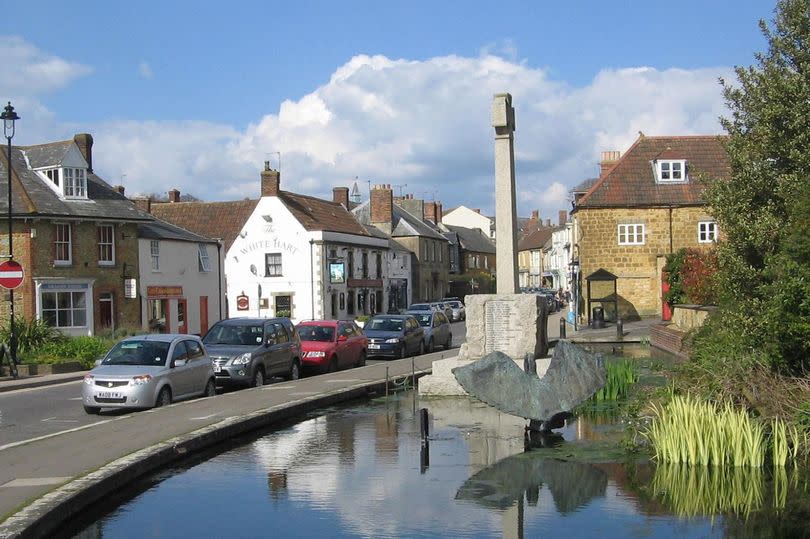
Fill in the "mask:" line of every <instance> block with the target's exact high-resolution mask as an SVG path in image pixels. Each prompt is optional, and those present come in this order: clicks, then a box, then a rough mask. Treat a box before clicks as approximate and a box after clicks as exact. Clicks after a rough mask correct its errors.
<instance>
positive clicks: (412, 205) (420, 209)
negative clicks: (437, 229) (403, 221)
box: [399, 194, 425, 221]
mask: <svg viewBox="0 0 810 539" xmlns="http://www.w3.org/2000/svg"><path fill="white" fill-rule="evenodd" d="M399 205H400V207H402V209H404V210H405V211H407V212H408V213H410V214H411V215H414V216H416V217H417V218H418V219H420V220H422V221H424V219H425V201H424V200H422V199H419V198H413V194H410V195H407V196H406V197H405V200H403V201H402V202H401V203H400V204H399Z"/></svg>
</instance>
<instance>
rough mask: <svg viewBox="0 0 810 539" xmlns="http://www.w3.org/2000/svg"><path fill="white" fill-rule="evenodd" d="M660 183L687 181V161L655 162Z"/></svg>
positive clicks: (664, 160)
mask: <svg viewBox="0 0 810 539" xmlns="http://www.w3.org/2000/svg"><path fill="white" fill-rule="evenodd" d="M655 171H656V176H657V178H656V179H657V181H658V183H683V182H685V181H687V176H686V159H660V160H658V161H656V162H655Z"/></svg>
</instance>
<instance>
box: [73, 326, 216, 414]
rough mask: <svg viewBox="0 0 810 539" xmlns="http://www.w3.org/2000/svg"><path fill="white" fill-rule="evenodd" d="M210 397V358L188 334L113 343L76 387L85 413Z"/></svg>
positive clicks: (213, 384) (212, 383)
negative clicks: (80, 395) (79, 385)
mask: <svg viewBox="0 0 810 539" xmlns="http://www.w3.org/2000/svg"><path fill="white" fill-rule="evenodd" d="M215 392H216V382H215V378H214V368H213V365H212V363H211V358H210V357H208V354H207V353H206V351H205V347H204V346H203V344H202V341H201V340H200V338H199V337H197V336H194V335H177V334H149V335H140V336H137V337H128V338H126V339H124V340H122V341H119V342H118V343H117V344H116V345H115V346H113V347H112V349H111V350H110V351H109V352H108V353H107V355H106V356H105V357H104V359H102V360H101V362H100V363H99V364H98V366H97V367H96V368H94V369H93V370H91V371H90V372H89V373H87V374H86V375H85V377H84V384H83V385H82V404H83V405H84V411H85V412H87V413H88V414H97V413H99V412H100V411H101V408H151V407H152V406H166V405H167V404H171V403H172V402H173V401H175V400H180V399H184V398H189V397H196V396H201V395H203V396H206V397H211V396H213V395H214V394H215Z"/></svg>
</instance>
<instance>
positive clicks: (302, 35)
mask: <svg viewBox="0 0 810 539" xmlns="http://www.w3.org/2000/svg"><path fill="white" fill-rule="evenodd" d="M563 4H565V5H563ZM773 7H774V2H772V1H758V2H753V1H752V2H733V1H726V0H722V1H721V0H717V1H709V2H706V1H705V0H704V1H702V2H697V1H681V2H678V3H677V6H676V5H674V4H672V3H662V2H641V1H636V2H630V1H625V2H604V1H602V2H569V3H562V2H540V1H535V2H512V3H510V4H508V8H509V9H508V10H507V9H506V7H503V6H496V3H493V2H460V1H459V2H436V3H431V2H407V3H404V2H402V3H400V2H396V3H394V2H313V1H299V2H283V3H282V2H231V3H229V4H223V3H209V2H197V3H191V2H140V3H127V4H125V3H118V2H82V3H79V4H76V3H72V4H71V3H64V2H59V3H57V2H53V3H43V2H26V3H22V2H20V3H17V4H16V5H14V11H13V13H12V15H13V20H14V31H13V32H12V33H10V34H8V33H7V34H4V35H0V54H2V55H3V56H4V57H6V58H7V59H10V63H11V65H12V66H13V67H14V68H15V71H16V72H18V73H20V74H21V76H19V77H14V78H8V77H2V80H0V97H3V98H4V100H8V99H11V100H12V101H13V102H14V104H15V107H16V108H17V110H18V112H19V114H20V115H21V116H22V118H23V120H22V121H21V122H20V124H19V126H18V137H17V138H15V142H16V143H20V144H32V143H38V142H44V141H49V140H58V139H63V138H68V137H70V136H71V135H72V134H73V133H74V132H78V131H89V132H91V133H93V135H94V137H95V140H96V146H95V152H94V161H95V163H96V167H95V168H96V169H97V170H98V172H100V173H101V174H102V175H103V176H104V177H105V178H106V179H107V180H108V181H109V182H110V183H113V184H115V183H123V184H124V185H125V186H126V187H127V192H128V193H131V194H132V193H147V192H165V191H166V190H167V189H168V188H170V187H176V188H179V189H180V190H181V191H182V192H188V193H192V194H194V195H196V196H198V197H201V198H204V199H207V200H222V199H233V198H244V197H246V196H250V197H255V196H257V194H258V173H259V170H260V168H261V164H262V161H263V160H265V159H270V160H271V161H272V162H273V165H274V166H276V165H277V157H276V154H275V152H281V153H282V166H281V168H282V187H283V188H286V189H290V190H295V191H298V192H305V193H310V194H316V195H321V196H328V195H329V193H330V191H331V188H332V186H335V185H346V184H349V183H351V182H353V179H354V177H357V178H358V179H359V184H360V186H361V188H365V185H366V182H367V181H371V182H372V183H390V184H394V185H404V184H407V187H403V188H402V190H403V191H405V192H411V193H414V194H415V196H417V197H419V196H424V197H427V198H433V197H434V196H435V197H436V198H438V199H441V200H442V202H443V203H444V206H445V207H448V206H454V205H457V204H466V205H468V206H471V207H481V208H484V209H486V210H488V209H491V208H492V206H493V205H492V193H491V190H492V189H491V181H492V178H491V176H492V158H491V154H492V147H491V146H492V141H491V139H492V136H491V131H492V130H491V128H490V127H489V125H488V124H489V106H490V100H491V96H492V93H495V92H499V91H510V92H511V93H512V94H513V95H514V97H515V106H516V109H517V124H518V130H517V133H516V150H517V152H518V161H517V166H516V168H517V182H518V192H519V193H520V195H519V198H520V200H519V208H520V211H521V213H522V214H527V213H528V212H529V211H530V210H531V209H535V208H539V209H540V210H541V214H543V215H544V216H548V217H552V216H555V215H556V209H557V208H566V207H567V202H566V200H565V198H566V191H567V189H568V188H570V187H571V186H573V185H574V184H576V183H578V182H579V181H580V180H582V179H584V178H587V177H589V176H593V175H594V174H595V172H596V162H597V161H598V157H599V151H601V150H608V149H611V150H612V149H616V150H626V149H627V147H629V145H630V144H631V143H632V142H633V140H634V139H635V138H636V136H637V133H638V131H639V130H641V131H643V132H644V133H646V134H651V135H656V134H659V135H663V134H670V135H675V134H694V133H717V132H719V131H720V128H719V125H718V124H717V121H716V119H717V116H718V115H720V114H722V113H723V103H722V97H721V95H720V89H719V86H718V85H717V83H716V80H717V78H718V77H719V76H725V77H732V71H731V69H732V68H733V66H735V65H749V64H751V63H752V62H753V55H754V53H755V52H756V51H760V50H763V49H764V47H765V41H764V39H763V37H762V35H761V33H760V31H759V29H758V28H757V21H758V19H760V18H765V19H770V18H771V16H772V11H773ZM44 14H47V17H45V16H44ZM48 21H50V22H48ZM732 78H733V77H732Z"/></svg>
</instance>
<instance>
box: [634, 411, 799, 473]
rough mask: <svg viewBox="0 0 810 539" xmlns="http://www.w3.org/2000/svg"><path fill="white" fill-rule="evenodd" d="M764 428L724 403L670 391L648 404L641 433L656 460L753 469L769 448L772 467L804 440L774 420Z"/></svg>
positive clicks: (792, 455) (781, 463)
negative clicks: (649, 409)
mask: <svg viewBox="0 0 810 539" xmlns="http://www.w3.org/2000/svg"><path fill="white" fill-rule="evenodd" d="M770 430H771V432H770V434H769V433H768V432H766V430H765V427H764V426H763V423H762V422H760V421H756V420H754V419H752V418H750V417H749V416H748V415H747V414H746V413H745V412H743V411H741V410H736V409H735V408H734V407H733V406H732V405H731V403H729V402H726V403H725V404H723V405H721V406H718V405H717V404H715V403H712V402H706V401H700V400H698V399H697V398H695V397H692V396H691V395H686V396H683V395H672V397H671V399H670V400H669V402H668V403H666V404H663V405H653V420H652V423H651V424H650V426H649V427H648V428H647V430H646V431H645V432H644V435H645V436H646V437H647V438H648V439H649V441H650V443H651V444H652V447H653V450H654V452H655V459H656V460H658V461H659V462H674V463H684V464H695V465H703V466H710V465H711V466H726V465H730V466H749V467H754V468H757V467H760V466H762V465H763V464H764V463H765V458H766V456H767V454H768V451H769V450H770V452H771V457H772V461H773V464H774V465H775V466H784V465H785V464H786V462H787V460H788V458H791V459H792V460H795V459H796V456H797V455H798V451H799V446H800V445H801V444H802V443H803V442H804V440H801V439H800V435H799V432H798V430H797V429H796V428H795V427H791V428H788V427H787V426H786V425H785V424H784V423H783V422H781V421H778V420H776V421H774V422H773V423H772V426H771V429H770ZM769 441H770V442H771V443H769Z"/></svg>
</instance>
